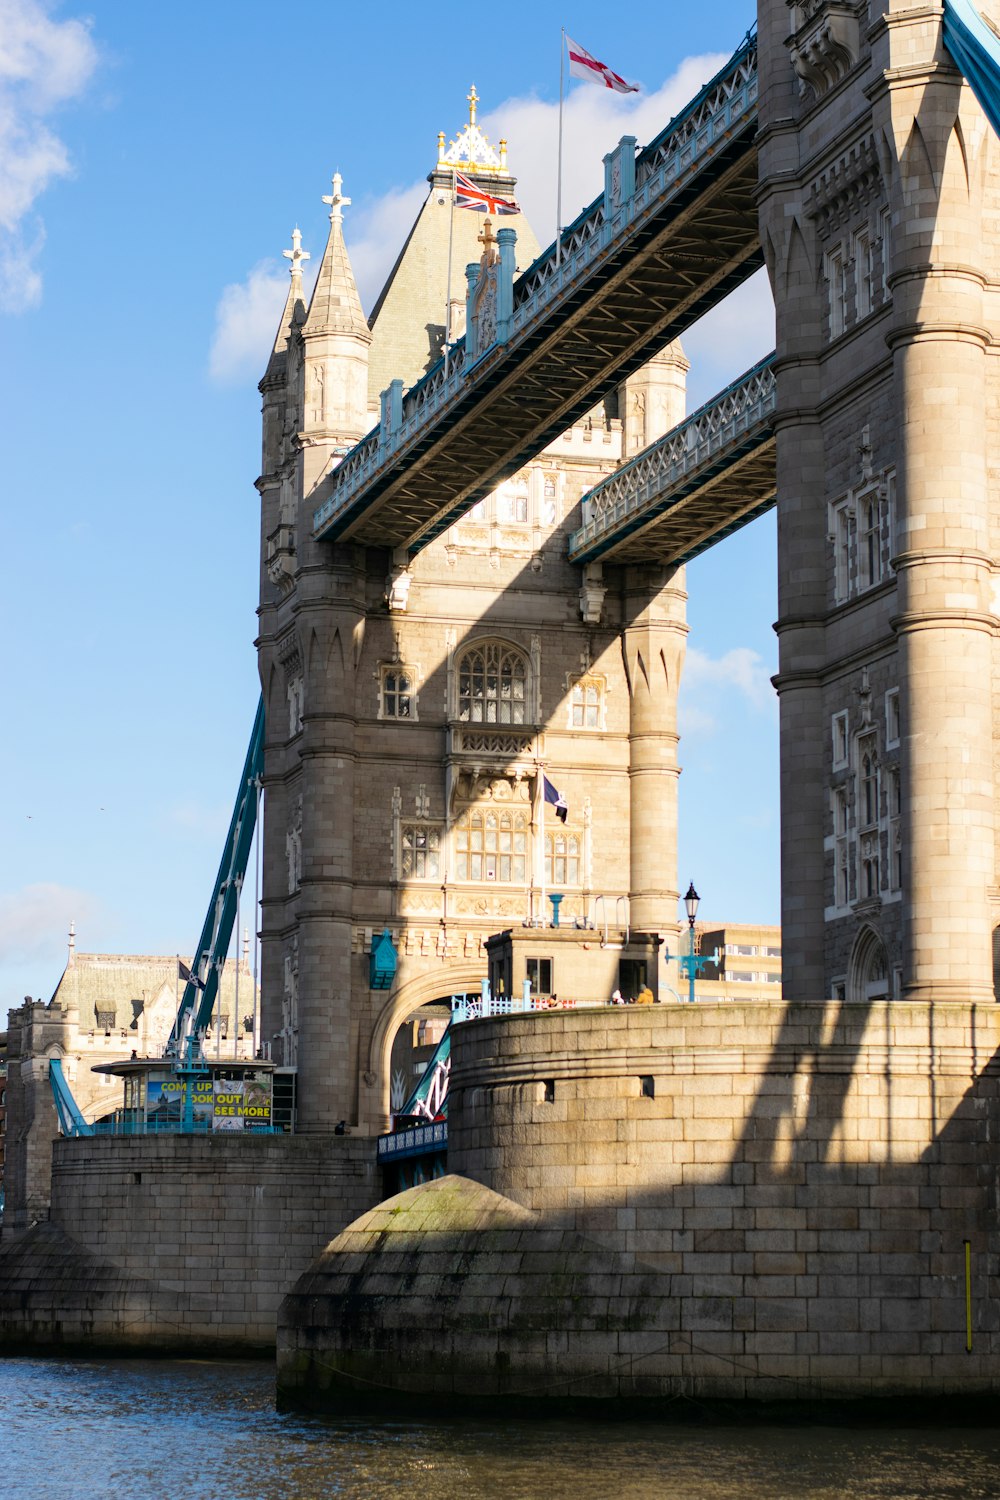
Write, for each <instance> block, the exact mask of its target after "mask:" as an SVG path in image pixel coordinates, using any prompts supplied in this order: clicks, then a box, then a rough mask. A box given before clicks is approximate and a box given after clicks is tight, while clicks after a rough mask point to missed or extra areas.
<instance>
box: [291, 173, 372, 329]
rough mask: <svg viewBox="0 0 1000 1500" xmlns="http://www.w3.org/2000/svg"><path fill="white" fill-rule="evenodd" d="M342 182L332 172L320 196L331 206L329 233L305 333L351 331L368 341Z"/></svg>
mask: <svg viewBox="0 0 1000 1500" xmlns="http://www.w3.org/2000/svg"><path fill="white" fill-rule="evenodd" d="M343 185H344V179H343V178H342V177H341V175H340V173H339V172H334V174H333V192H332V193H326V194H324V197H323V202H324V203H328V204H329V206H330V234H329V238H328V239H327V242H326V249H325V250H324V252H323V259H322V261H321V263H320V268H319V275H318V276H317V278H316V286H315V289H314V291H313V294H312V301H311V302H310V304H309V313H308V316H307V318H306V322H305V328H304V332H305V334H306V335H307V337H308V335H310V334H318V333H354V334H358V335H359V336H361V337H362V338H364V339H365V340H366V342H367V340H368V337H369V335H368V323H367V320H366V318H365V315H364V313H363V312H362V310H361V299H360V297H359V296H358V288H357V286H356V284H355V281H354V272H353V271H352V269H351V262H350V258H349V257H348V254H347V247H346V245H345V244H344V208H345V206H346V205H348V204H349V203H350V201H351V200H350V198H345V196H344V194H343V192H342V191H341V189H342V188H343Z"/></svg>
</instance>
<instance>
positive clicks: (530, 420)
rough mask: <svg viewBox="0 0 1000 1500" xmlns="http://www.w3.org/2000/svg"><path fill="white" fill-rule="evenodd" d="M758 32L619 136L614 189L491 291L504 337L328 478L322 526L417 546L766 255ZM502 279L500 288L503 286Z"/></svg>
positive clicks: (330, 532)
mask: <svg viewBox="0 0 1000 1500" xmlns="http://www.w3.org/2000/svg"><path fill="white" fill-rule="evenodd" d="M756 128H757V44H756V39H755V38H751V39H748V40H747V41H746V42H744V43H743V45H742V46H741V47H740V48H739V50H738V51H737V52H736V53H735V54H734V55H733V57H732V58H731V59H730V61H729V62H728V63H727V64H726V66H725V67H724V68H723V69H722V70H721V71H720V72H719V73H718V74H717V75H716V76H715V78H713V79H712V80H711V82H710V83H708V84H706V86H705V87H704V88H703V89H702V90H701V92H700V93H699V94H698V95H697V97H696V98H695V99H694V100H693V101H692V102H691V103H690V104H689V105H688V106H687V108H686V109H685V110H683V111H682V112H681V114H680V115H678V116H676V117H675V118H674V119H673V120H672V121H671V122H670V124H669V125H668V126H667V127H666V129H665V130H664V131H662V132H661V134H660V135H659V136H657V138H656V139H655V140H654V141H652V142H651V144H650V145H649V146H647V147H646V148H645V149H644V150H643V151H641V152H639V154H638V156H636V154H635V142H634V139H633V138H631V137H625V138H624V140H623V142H622V143H621V145H620V147H619V148H618V149H617V150H616V151H615V152H612V153H610V155H609V157H607V158H606V174H605V175H606V186H605V192H604V193H603V194H602V195H601V196H600V197H598V198H596V199H595V200H594V202H593V203H592V204H591V205H590V206H589V207H588V208H586V209H584V211H583V213H581V215H580V216H579V218H578V219H576V221H575V222H574V223H573V224H571V225H570V226H569V227H568V228H567V229H565V230H564V231H563V233H562V236H561V256H560V258H559V260H558V261H557V259H556V253H555V247H554V246H553V247H550V248H549V250H548V251H546V252H545V253H544V254H543V255H541V256H540V257H539V258H538V260H536V261H535V263H534V264H533V265H532V266H530V267H529V268H528V270H527V271H525V272H524V274H523V275H522V276H521V277H519V278H518V280H517V281H516V282H514V284H513V288H512V299H511V301H512V305H511V307H510V308H509V310H508V311H506V312H505V311H504V309H503V307H502V306H501V305H500V301H499V299H498V312H499V316H498V338H497V340H496V341H495V342H493V343H491V345H490V346H489V347H488V348H486V349H485V350H477V351H476V354H475V357H472V356H470V355H468V354H467V351H466V343H465V341H464V340H463V341H462V342H460V343H459V344H457V345H456V346H455V348H454V349H453V350H452V352H451V356H450V358H449V361H448V363H447V366H446V365H445V363H444V361H441V362H439V363H438V364H437V365H435V366H434V367H433V368H432V369H431V370H430V371H429V372H428V374H427V375H426V376H425V377H424V378H423V379H422V380H421V381H419V382H418V383H417V384H416V385H415V386H413V387H412V388H411V389H410V390H409V391H407V392H406V393H405V394H404V393H403V392H402V389H401V387H400V386H399V385H398V384H397V383H394V385H395V388H394V389H390V391H389V392H388V393H387V394H386V395H385V396H384V397H383V413H382V421H381V422H380V423H379V426H378V427H377V428H376V429H375V430H374V431H373V432H371V433H369V434H368V436H367V437H365V438H363V439H362V440H361V442H360V443H358V444H356V446H355V447H354V448H352V449H351V450H350V452H349V453H348V454H347V455H346V456H345V458H344V459H343V461H342V463H341V464H340V465H339V466H338V468H337V469H336V470H335V471H334V472H333V474H332V475H331V476H330V479H329V481H328V484H329V490H328V492H327V493H326V494H325V495H322V492H321V497H320V498H321V503H320V505H319V507H318V509H317V510H316V512H315V515H314V534H315V536H316V537H317V538H319V539H324V540H330V541H334V540H357V541H363V542H366V543H370V544H374V545H382V546H390V547H394V548H406V549H408V550H409V551H410V552H411V553H415V552H417V551H419V550H420V549H421V548H422V547H423V546H425V545H426V544H427V543H428V542H429V541H430V540H431V539H432V538H434V537H435V536H438V535H440V533H441V532H443V531H445V530H446V529H447V528H448V527H449V526H450V525H451V524H452V522H453V521H455V520H456V519H457V518H458V517H459V516H461V515H462V514H463V513H464V512H465V511H467V510H468V509H470V508H471V506H472V505H473V504H475V502H476V501H477V500H478V499H480V498H481V497H482V496H483V495H485V494H488V493H489V491H490V490H492V489H494V488H495V487H496V485H497V484H499V483H500V482H501V481H502V480H503V479H504V478H506V477H507V476H508V475H509V474H512V473H513V472H514V471H515V470H517V469H518V468H520V467H521V465H522V464H524V463H527V462H528V460H529V459H530V458H533V457H534V456H535V455H536V454H537V453H539V452H540V451H541V450H542V449H543V448H544V447H545V445H546V444H547V443H549V442H551V441H552V440H553V439H554V438H556V437H557V436H558V435H559V434H560V433H561V432H563V431H565V430H566V428H567V427H569V426H571V425H572V423H573V422H574V421H577V420H578V419H579V418H580V417H582V416H583V415H584V414H585V413H586V412H587V411H588V410H589V409H590V408H591V407H593V406H594V405H596V404H597V402H598V401H599V400H601V399H602V398H603V397H604V396H605V395H607V394H608V393H609V392H610V391H612V390H613V389H614V388H615V387H616V386H617V385H618V384H619V383H620V382H621V381H622V380H624V379H625V377H626V376H628V375H630V374H631V373H632V372H633V371H634V370H636V369H638V368H639V366H640V365H642V364H643V363H644V362H645V360H647V359H648V358H649V357H650V356H651V355H652V354H653V353H655V352H656V351H657V350H658V349H661V348H662V347H663V346H664V345H665V344H666V343H667V342H668V341H669V340H670V339H672V338H676V337H678V336H679V335H680V334H681V333H683V332H684V330H685V329H686V328H688V327H689V326H690V325H691V324H692V323H693V322H695V321H696V320H697V319H698V318H699V317H701V316H702V314H703V313H705V312H707V311H708V309H709V308H710V307H712V306H714V305H715V304H716V303H717V302H718V301H720V300H721V299H722V298H723V297H725V296H726V295H727V294H728V293H729V292H730V291H732V290H733V288H734V287H736V286H738V285H740V283H741V282H743V281H744V280H745V279H746V278H747V277H748V276H749V275H751V273H752V272H754V271H755V270H756V269H757V268H758V267H759V266H760V265H761V264H762V253H761V246H760V236H759V232H758V224H757V211H756V207H755V203H754V191H755V188H756V185H757V152H756V147H755V134H756ZM501 290H502V289H501Z"/></svg>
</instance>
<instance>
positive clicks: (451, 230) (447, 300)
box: [444, 167, 455, 380]
mask: <svg viewBox="0 0 1000 1500" xmlns="http://www.w3.org/2000/svg"><path fill="white" fill-rule="evenodd" d="M448 214H449V219H448V285H447V286H446V287H445V289H444V378H445V380H447V379H448V355H449V353H450V352H451V255H452V248H453V246H454V243H455V168H454V167H452V169H451V206H450V208H449V209H448Z"/></svg>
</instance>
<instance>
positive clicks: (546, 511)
mask: <svg viewBox="0 0 1000 1500" xmlns="http://www.w3.org/2000/svg"><path fill="white" fill-rule="evenodd" d="M555 523H556V479H555V475H554V474H546V476H545V479H544V481H543V483H542V525H543V526H554V525H555Z"/></svg>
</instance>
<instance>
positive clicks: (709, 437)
mask: <svg viewBox="0 0 1000 1500" xmlns="http://www.w3.org/2000/svg"><path fill="white" fill-rule="evenodd" d="M776 399H777V391H776V385H775V378H774V356H773V355H768V357H767V358H766V359H763V360H761V361H760V363H759V364H757V365H755V366H754V367H753V369H751V370H748V371H747V373H746V374H745V375H741V376H740V378H739V379H738V380H734V381H733V382H732V384H731V385H729V386H727V388H726V389H725V390H724V391H723V392H721V394H720V395H718V396H716V397H714V398H713V400H711V401H708V402H706V403H705V405H704V406H701V407H699V409H698V410H697V411H696V412H694V413H692V415H691V416H690V417H687V418H686V419H685V420H684V421H683V422H681V423H679V424H678V426H677V427H675V428H673V429H672V431H670V432H668V433H666V434H665V435H664V436H663V437H662V438H660V440H659V441H658V442H656V443H653V444H652V446H651V447H649V448H647V449H646V450H645V452H643V453H640V454H637V456H636V457H635V458H633V459H631V460H630V461H629V463H627V464H626V465H625V466H624V467H623V468H621V469H619V470H618V471H617V472H616V473H614V474H611V475H609V476H608V478H607V479H605V480H603V481H602V483H601V484H598V485H595V486H594V488H593V489H592V490H591V491H590V493H589V494H588V495H586V496H585V497H584V506H583V511H584V523H583V525H582V526H581V527H580V528H579V530H577V531H574V532H573V534H572V536H571V537H570V539H569V549H568V550H569V558H570V561H571V562H574V563H578V564H582V563H592V562H616V563H629V562H650V561H655V562H659V563H662V564H667V565H673V566H676V565H677V564H679V563H684V562H689V561H690V559H691V558H693V557H697V556H698V554H699V553H700V552H704V551H706V550H707V548H709V547H711V546H712V545H713V544H714V543H715V542H718V541H721V540H722V538H723V537H726V536H729V535H730V533H731V532H733V531H738V530H739V528H740V527H741V526H745V525H746V524H747V523H748V522H749V521H752V520H754V518H755V517H756V516H759V515H762V514H763V513H764V511H766V510H769V509H770V508H771V506H772V505H773V504H774V502H775V495H776V489H777V478H776V469H775V439H774V411H775V403H776Z"/></svg>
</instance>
